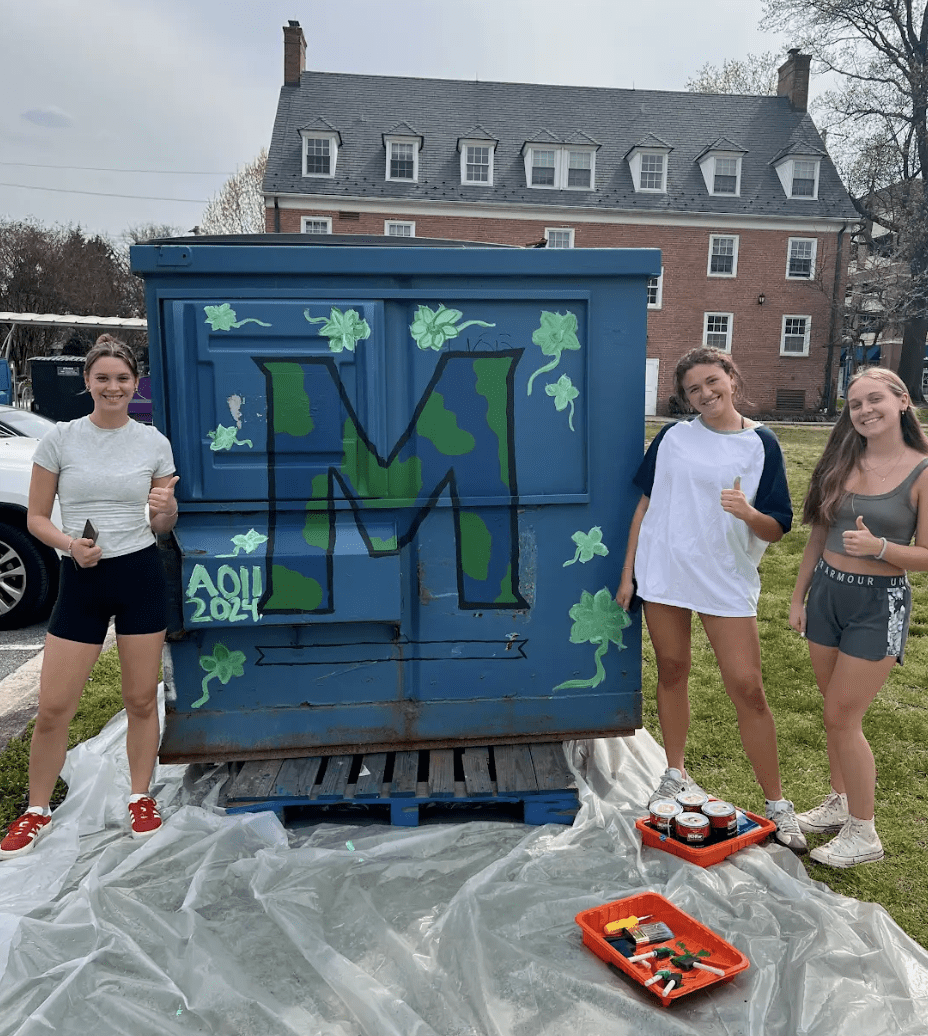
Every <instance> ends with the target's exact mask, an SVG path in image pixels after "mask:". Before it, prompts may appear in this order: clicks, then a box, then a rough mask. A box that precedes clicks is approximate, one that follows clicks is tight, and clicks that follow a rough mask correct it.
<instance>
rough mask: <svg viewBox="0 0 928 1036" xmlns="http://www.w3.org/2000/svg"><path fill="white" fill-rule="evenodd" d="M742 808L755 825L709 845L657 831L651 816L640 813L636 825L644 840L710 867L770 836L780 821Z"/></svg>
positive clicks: (658, 847) (702, 865) (691, 861)
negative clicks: (683, 840)
mask: <svg viewBox="0 0 928 1036" xmlns="http://www.w3.org/2000/svg"><path fill="white" fill-rule="evenodd" d="M741 812H742V813H743V814H744V815H745V816H746V817H747V818H748V820H751V821H753V822H754V824H755V825H756V826H755V827H752V828H751V829H750V830H749V831H745V832H744V834H740V835H735V837H734V838H725V839H723V840H721V841H718V842H716V841H712V842H709V844H708V845H687V844H686V843H685V842H680V841H678V840H677V839H676V838H674V837H673V836H672V835H668V834H665V833H664V832H663V831H658V829H657V828H656V827H652V826H651V823H650V820H649V819H648V817H640V818H639V819H638V820H636V821H635V827H637V828H638V830H639V831H640V832H641V840H642V842H644V844H645V845H649V846H651V848H652V849H663V850H664V852H667V853H671V854H673V855H674V856H679V857H680V858H681V859H684V860H689V862H690V863H695V864H697V865H698V866H700V867H711V866H712V864H713V863H721V861H722V860H724V859H725V857H726V856H731V854H732V853H736V852H737V851H738V850H739V849H744V848H745V846H748V845H754V844H755V843H757V842H762V841H763V840H764V839H765V838H768V837H769V836H770V835H772V834H773V832H774V831H776V829H777V825H776V824H774V822H773V821H772V820H767V819H766V817H759V816H757V815H756V814H754V813H749V812H748V811H747V810H746V809H742V810H741Z"/></svg>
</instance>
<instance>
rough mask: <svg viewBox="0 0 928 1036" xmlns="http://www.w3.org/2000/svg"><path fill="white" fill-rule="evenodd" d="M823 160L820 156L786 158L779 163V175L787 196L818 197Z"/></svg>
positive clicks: (810, 199)
mask: <svg viewBox="0 0 928 1036" xmlns="http://www.w3.org/2000/svg"><path fill="white" fill-rule="evenodd" d="M820 166H821V161H820V160H819V159H818V158H812V157H809V158H798V157H797V158H785V159H783V160H782V161H781V162H779V163H778V164H777V167H776V170H777V175H778V176H779V177H780V183H781V185H782V187H783V193H784V194H785V195H786V197H787V198H797V199H803V198H804V199H807V200H809V201H814V200H815V199H816V198H818V174H819V168H820Z"/></svg>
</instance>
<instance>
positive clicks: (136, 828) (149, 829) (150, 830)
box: [129, 795, 161, 838]
mask: <svg viewBox="0 0 928 1036" xmlns="http://www.w3.org/2000/svg"><path fill="white" fill-rule="evenodd" d="M129 823H130V825H131V827H132V837H133V838H150V837H151V836H152V835H153V834H154V833H155V832H156V831H157V830H158V828H159V827H161V814H160V813H159V812H158V806H157V803H156V802H155V800H154V799H153V798H152V797H151V796H150V795H143V796H142V798H140V799H136V800H135V801H134V802H130V803H129Z"/></svg>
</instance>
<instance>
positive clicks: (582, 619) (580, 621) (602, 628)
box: [554, 587, 632, 691]
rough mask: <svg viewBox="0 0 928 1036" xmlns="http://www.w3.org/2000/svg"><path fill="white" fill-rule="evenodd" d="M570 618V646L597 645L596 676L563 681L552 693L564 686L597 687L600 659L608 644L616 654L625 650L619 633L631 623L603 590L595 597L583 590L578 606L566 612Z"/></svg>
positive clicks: (600, 679) (600, 675)
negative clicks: (611, 644)
mask: <svg viewBox="0 0 928 1036" xmlns="http://www.w3.org/2000/svg"><path fill="white" fill-rule="evenodd" d="M570 617H571V618H572V619H573V620H574V624H573V626H572V627H571V630H570V642H571V644H597V645H598V647H597V648H596V653H595V654H594V656H593V658H594V660H595V662H596V675H595V676H592V677H590V679H589V680H565V681H564V683H560V684H558V685H557V687H555V688H554V690H555V691H560V690H563V689H564V688H566V687H597V686H598V685H599V684H601V683H602V682H603V680H604V679H605V677H606V670H605V669H604V668H603V663H602V657H603V655H604V654H605V653H606V651H607V650H608V648H609V643H610V641H611V642H612V643H613V644H615V645H616V647H618V649H619V651H623V650H624V649H625V645H624V644H623V643H622V630H623V629H625V627H626V626H628V625H629V623H630V622H631V621H632V620H631V619H630V618H629V616H628V612H626V611H625V610H624V609H622V608H620V607H619V604H618V602H617V601H616V599H615V598H614V597H613V596H612V593H611V592H610V591H609V590H608V589H607V588H606V587H603V588H602V590H597V591H596V595H595V596H594V595H593V594H590V593H588V592H587V591H586V590H583V591H582V592H581V594H580V602H579V604H575V605H574V606H573V608H571V609H570Z"/></svg>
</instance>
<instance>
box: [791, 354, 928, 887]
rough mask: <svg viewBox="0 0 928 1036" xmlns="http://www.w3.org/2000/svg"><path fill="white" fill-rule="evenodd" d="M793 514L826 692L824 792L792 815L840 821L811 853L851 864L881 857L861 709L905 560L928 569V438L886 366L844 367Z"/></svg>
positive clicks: (904, 608) (796, 610)
mask: <svg viewBox="0 0 928 1036" xmlns="http://www.w3.org/2000/svg"><path fill="white" fill-rule="evenodd" d="M802 520H803V522H804V523H805V524H810V525H811V526H812V531H811V534H810V536H809V542H808V544H807V545H806V549H805V552H804V554H803V556H802V562H801V564H800V566H799V574H798V576H797V578H796V588H795V590H794V591H793V598H792V603H791V606H790V612H789V623H790V626H792V627H793V629H795V630H798V632H800V633H802V634H803V635H804V636H805V637H806V640H807V642H808V645H809V655H810V658H811V661H812V668H813V670H814V671H815V680H816V682H817V684H818V688H819V690H820V691H821V693H822V697H823V698H824V719H825V731H826V734H827V737H828V763H829V768H830V770H831V792H830V794H829V795H828V797H827V798H826V799H825V801H824V802H822V803H821V804H820V805H818V806H815V807H814V808H813V809H810V810H808V812H806V813H799V814H797V820H798V821H799V826H800V827H801V828H802V830H803V831H805V832H806V833H811V834H824V833H825V832H835V831H836V832H837V835H836V837H835V838H833V839H832V840H831V841H830V842H827V843H826V844H825V845H820V846H818V847H817V848H815V849H813V850H812V853H811V856H812V859H814V860H817V861H818V862H819V863H826V864H829V865H830V866H832V867H853V866H854V865H855V864H858V863H871V862H873V861H876V860H881V859H882V858H883V846H882V844H881V843H880V839H879V836H878V835H877V833H876V828H875V826H874V798H875V793H876V769H875V765H874V761H873V753H872V752H871V750H870V746H869V744H868V743H867V739H866V738H865V737H864V733H863V727H862V723H863V718H864V715H865V714H866V712H867V709H868V708H869V707H870V704H871V702H872V701H873V700H874V698H876V696H877V694H879V692H880V689H881V688H882V686H883V684H884V683H885V682H886V679H887V677H888V676H889V674H890V672H891V670H892V668H893V666H894V665H895V664H896V663H897V662H899V663H900V664H901V663H902V658H903V652H904V649H905V639H906V635H907V633H908V627H909V615H910V612H911V603H912V592H911V589H910V587H909V582H908V579H907V578H906V571H907V570H912V571H915V572H924V571H928V438H926V437H925V433H924V432H923V431H922V428H921V425H920V424H919V422H918V416H917V414H916V412H915V410H914V408H913V407H912V405H911V401H910V399H909V395H908V393H907V391H906V387H905V385H904V383H903V382H902V380H901V379H900V378H899V377H897V375H895V374H893V372H892V371H890V370H888V369H886V368H884V367H870V368H866V369H864V370H861V371H858V373H857V374H855V375H854V377H853V378H851V380H850V382H849V383H848V388H847V400H846V406H845V407H844V410H843V411H842V413H841V417H840V418H839V420H838V422H837V424H836V425H835V427H834V429H833V430H832V433H831V435H830V436H829V439H828V443H827V444H826V446H825V451H824V453H823V454H822V457H821V460H820V461H819V462H818V464H817V465H816V468H815V470H814V471H813V472H812V481H811V483H810V485H809V492H808V495H807V496H806V499H805V504H804V506H803V513H802ZM913 537H914V544H913V542H912V540H913ZM807 595H808V596H807Z"/></svg>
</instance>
